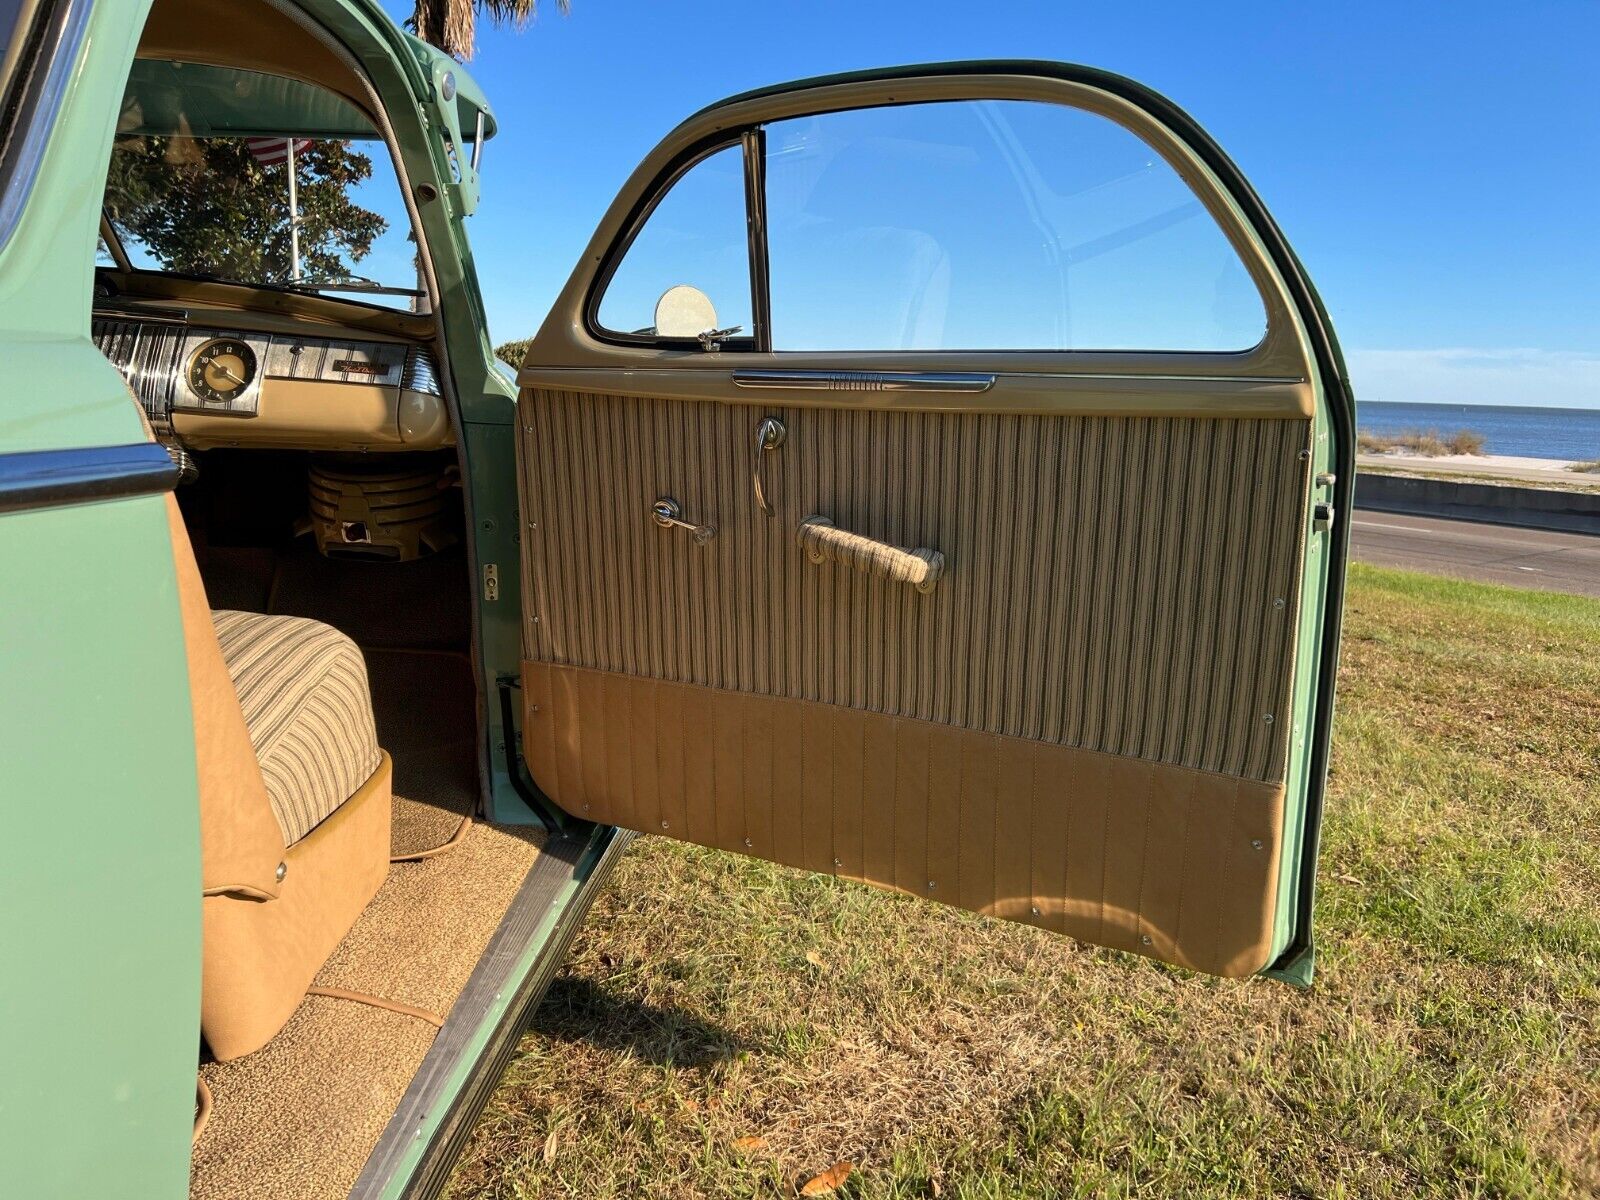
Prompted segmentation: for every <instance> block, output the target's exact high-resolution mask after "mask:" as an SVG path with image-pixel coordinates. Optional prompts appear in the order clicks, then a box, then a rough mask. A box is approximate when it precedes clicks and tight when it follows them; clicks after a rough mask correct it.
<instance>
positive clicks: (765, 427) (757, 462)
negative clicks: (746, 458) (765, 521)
mask: <svg viewBox="0 0 1600 1200" xmlns="http://www.w3.org/2000/svg"><path fill="white" fill-rule="evenodd" d="M788 436H789V431H788V430H787V429H785V428H784V426H783V422H782V421H780V420H778V418H777V417H762V418H761V420H760V421H759V422H758V423H757V424H756V446H755V455H754V457H752V458H751V460H750V483H751V486H753V487H754V488H755V490H756V507H757V508H759V509H760V510H761V511H762V512H763V513H765V514H766V515H767V516H769V517H770V516H772V515H774V514H773V508H772V505H771V504H769V503H767V493H766V490H765V489H764V488H763V487H762V486H761V456H762V454H764V453H765V452H766V451H768V450H776V449H777V448H778V447H779V446H781V445H783V440H784V438H786V437H788Z"/></svg>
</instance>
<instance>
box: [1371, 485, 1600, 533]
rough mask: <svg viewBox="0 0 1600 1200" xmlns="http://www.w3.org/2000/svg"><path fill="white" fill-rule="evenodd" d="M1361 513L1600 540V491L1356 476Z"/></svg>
mask: <svg viewBox="0 0 1600 1200" xmlns="http://www.w3.org/2000/svg"><path fill="white" fill-rule="evenodd" d="M1355 506H1356V507H1357V508H1365V509H1372V510H1375V511H1377V512H1392V513H1407V514H1410V515H1412V516H1419V517H1447V518H1452V519H1454V520H1457V521H1487V522H1489V523H1491V524H1495V525H1519V526H1522V527H1523V528H1526V529H1554V530H1559V531H1561V532H1564V533H1588V534H1594V535H1595V536H1600V492H1563V491H1554V490H1548V489H1542V488H1525V487H1501V486H1500V485H1499V484H1493V483H1456V482H1454V481H1453V480H1448V479H1414V478H1410V477H1408V476H1404V475H1373V474H1368V473H1364V472H1360V471H1358V472H1357V473H1356V496H1355Z"/></svg>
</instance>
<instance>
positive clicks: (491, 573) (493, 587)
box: [483, 563, 500, 601]
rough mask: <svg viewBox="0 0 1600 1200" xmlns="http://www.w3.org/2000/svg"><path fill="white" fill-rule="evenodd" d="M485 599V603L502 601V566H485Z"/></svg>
mask: <svg viewBox="0 0 1600 1200" xmlns="http://www.w3.org/2000/svg"><path fill="white" fill-rule="evenodd" d="M483 598H484V600H485V601H494V600H498V599H500V564H499V563H484V564H483Z"/></svg>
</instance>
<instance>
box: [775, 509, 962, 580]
mask: <svg viewBox="0 0 1600 1200" xmlns="http://www.w3.org/2000/svg"><path fill="white" fill-rule="evenodd" d="M795 540H796V541H797V542H799V543H800V548H801V549H802V550H804V551H805V552H806V557H807V558H809V559H810V560H811V561H812V562H814V563H824V562H836V563H841V564H843V565H844V566H848V567H854V568H855V569H856V570H858V571H866V572H868V573H869V574H873V575H882V576H883V577H884V578H885V579H887V580H889V581H890V582H891V583H909V584H910V585H911V586H912V587H914V588H916V589H917V591H919V592H931V591H933V585H934V584H936V583H938V582H939V579H940V577H941V576H943V575H944V566H945V563H944V555H943V554H941V553H939V551H937V550H930V549H928V548H927V547H926V546H918V547H916V548H915V549H911V550H907V549H905V548H903V547H901V546H892V545H890V544H889V543H888V542H880V541H878V540H877V539H876V538H869V537H864V536H862V535H861V534H859V533H851V532H850V531H849V530H848V529H840V528H839V527H838V526H837V525H835V524H834V523H833V522H832V521H830V520H829V519H828V518H827V517H822V516H816V515H813V516H809V517H807V518H806V519H805V520H804V521H801V522H800V528H799V530H797V531H796V535H795Z"/></svg>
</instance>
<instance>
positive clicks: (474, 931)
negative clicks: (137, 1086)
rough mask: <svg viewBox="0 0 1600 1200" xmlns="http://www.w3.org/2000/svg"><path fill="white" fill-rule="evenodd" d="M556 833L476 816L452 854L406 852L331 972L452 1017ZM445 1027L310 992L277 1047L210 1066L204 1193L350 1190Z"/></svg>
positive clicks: (197, 1172)
mask: <svg viewBox="0 0 1600 1200" xmlns="http://www.w3.org/2000/svg"><path fill="white" fill-rule="evenodd" d="M542 840H543V839H542V835H540V834H536V833H534V832H533V831H531V830H513V829H507V828H504V827H497V826H490V825H474V826H472V827H471V828H470V829H469V830H468V831H467V835H466V837H465V838H464V839H463V840H462V842H461V843H460V845H458V846H456V847H455V848H454V849H452V850H450V851H449V852H448V853H446V854H442V855H440V856H439V857H437V858H432V859H428V860H427V861H425V862H418V863H397V864H396V865H394V866H393V867H391V868H390V869H389V878H388V880H387V881H386V882H385V884H384V886H383V888H382V889H381V890H380V891H379V892H378V895H377V897H376V898H375V899H374V900H373V902H372V904H371V905H370V906H368V908H367V911H366V912H365V913H363V914H362V916H361V919H360V920H359V921H358V922H357V923H356V926H355V928H354V929H352V930H351V931H350V934H349V936H347V937H346V938H345V940H344V942H343V943H342V944H341V945H340V947H339V949H338V950H336V951H335V952H334V955H333V957H332V958H331V959H329V961H328V963H327V965H326V966H324V967H323V969H322V971H321V973H320V974H319V975H318V977H317V982H318V983H319V984H322V985H324V986H329V987H339V988H347V989H350V990H353V991H361V992H368V993H371V994H373V995H378V996H383V997H385V998H387V999H391V1000H398V1001H401V1002H402V1003H406V1004H412V1005H416V1006H418V1007H421V1008H426V1009H430V1010H432V1011H433V1012H436V1013H439V1014H441V1015H447V1014H448V1012H449V1009H450V1006H451V1005H452V1004H454V1003H455V1000H456V997H457V996H458V995H459V994H460V992H461V989H462V988H463V987H464V986H465V984H466V981H467V976H468V975H470V974H471V972H472V969H473V967H474V966H475V965H476V964H477V961H478V957H479V956H480V955H481V954H482V953H483V949H484V947H485V946H486V945H488V942H489V938H490V936H491V935H492V934H493V932H494V929H495V927H496V926H497V925H498V924H499V922H500V918H501V916H502V914H503V913H504V912H505V909H506V906H507V905H508V904H510V902H511V899H512V897H513V896H514V895H515V894H516V891H517V888H518V887H519V886H520V884H521V882H522V878H523V876H524V875H525V874H526V873H527V871H528V869H529V868H530V867H531V866H532V865H533V862H534V859H535V858H536V857H537V856H538V853H539V846H540V844H541V842H542ZM436 1032H437V1031H436V1030H435V1029H434V1027H433V1026H432V1025H430V1024H428V1023H427V1022H426V1021H422V1020H418V1019H417V1018H415V1017H409V1016H402V1015H399V1014H396V1013H391V1012H388V1011H385V1010H383V1009H379V1008H374V1007H372V1006H371V1005H366V1004H359V1003H356V1002H353V1001H349V1000H334V999H328V998H325V997H321V996H309V997H307V998H306V1000H305V1001H304V1002H303V1003H302V1004H301V1005H300V1007H299V1009H297V1010H296V1012H295V1014H294V1016H293V1017H291V1018H290V1020H289V1023H288V1024H287V1025H286V1026H285V1027H284V1029H283V1031H282V1032H280V1033H279V1034H278V1036H277V1037H275V1038H273V1040H272V1041H271V1042H269V1043H268V1044H267V1045H266V1046H265V1047H263V1048H262V1049H260V1050H258V1051H256V1052H255V1053H254V1054H250V1055H247V1056H246V1057H244V1058H242V1059H239V1060H237V1061H235V1062H231V1063H208V1064H207V1065H206V1066H205V1067H204V1068H203V1069H202V1072H201V1073H202V1075H203V1076H204V1077H205V1079H206V1082H207V1084H209V1085H210V1088H211V1092H212V1098H213V1105H214V1107H213V1109H212V1114H211V1119H210V1122H209V1123H208V1124H207V1126H206V1129H205V1132H204V1134H202V1135H201V1138H200V1141H199V1143H198V1144H197V1145H196V1146H195V1152H194V1160H193V1172H192V1175H191V1179H190V1196H191V1197H192V1198H193V1200H224V1198H225V1197H226V1198H232V1197H239V1196H250V1197H259V1198H261V1200H269V1198H277V1197H282V1198H284V1200H290V1198H292V1200H320V1198H322V1197H328V1198H330V1200H333V1198H337V1197H342V1196H344V1195H345V1193H346V1192H348V1191H349V1189H350V1186H351V1185H352V1184H353V1183H354V1182H355V1180H356V1177H357V1176H358V1175H359V1174H360V1172H361V1167H362V1165H363V1164H364V1163H365V1162H366V1159H367V1155H368V1154H370V1153H371V1152H372V1148H373V1146H374V1145H376V1144H377V1140H378V1136H379V1135H380V1134H381V1133H382V1132H383V1127H384V1125H385V1124H386V1123H387V1122H388V1120H389V1117H390V1115H391V1114H392V1113H393V1112H394V1110H395V1108H396V1106H397V1105H398V1104H399V1102H400V1097H401V1096H402V1095H404V1093H405V1089H406V1087H407V1086H408V1085H409V1084H410V1082H411V1077H412V1075H413V1074H414V1073H415V1072H416V1069H417V1067H418V1065H419V1064H420V1063H421V1062H422V1058H423V1056H424V1055H425V1054H426V1053H427V1051H428V1047H429V1046H430V1045H432V1044H433V1039H434V1036H435V1034H436Z"/></svg>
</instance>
